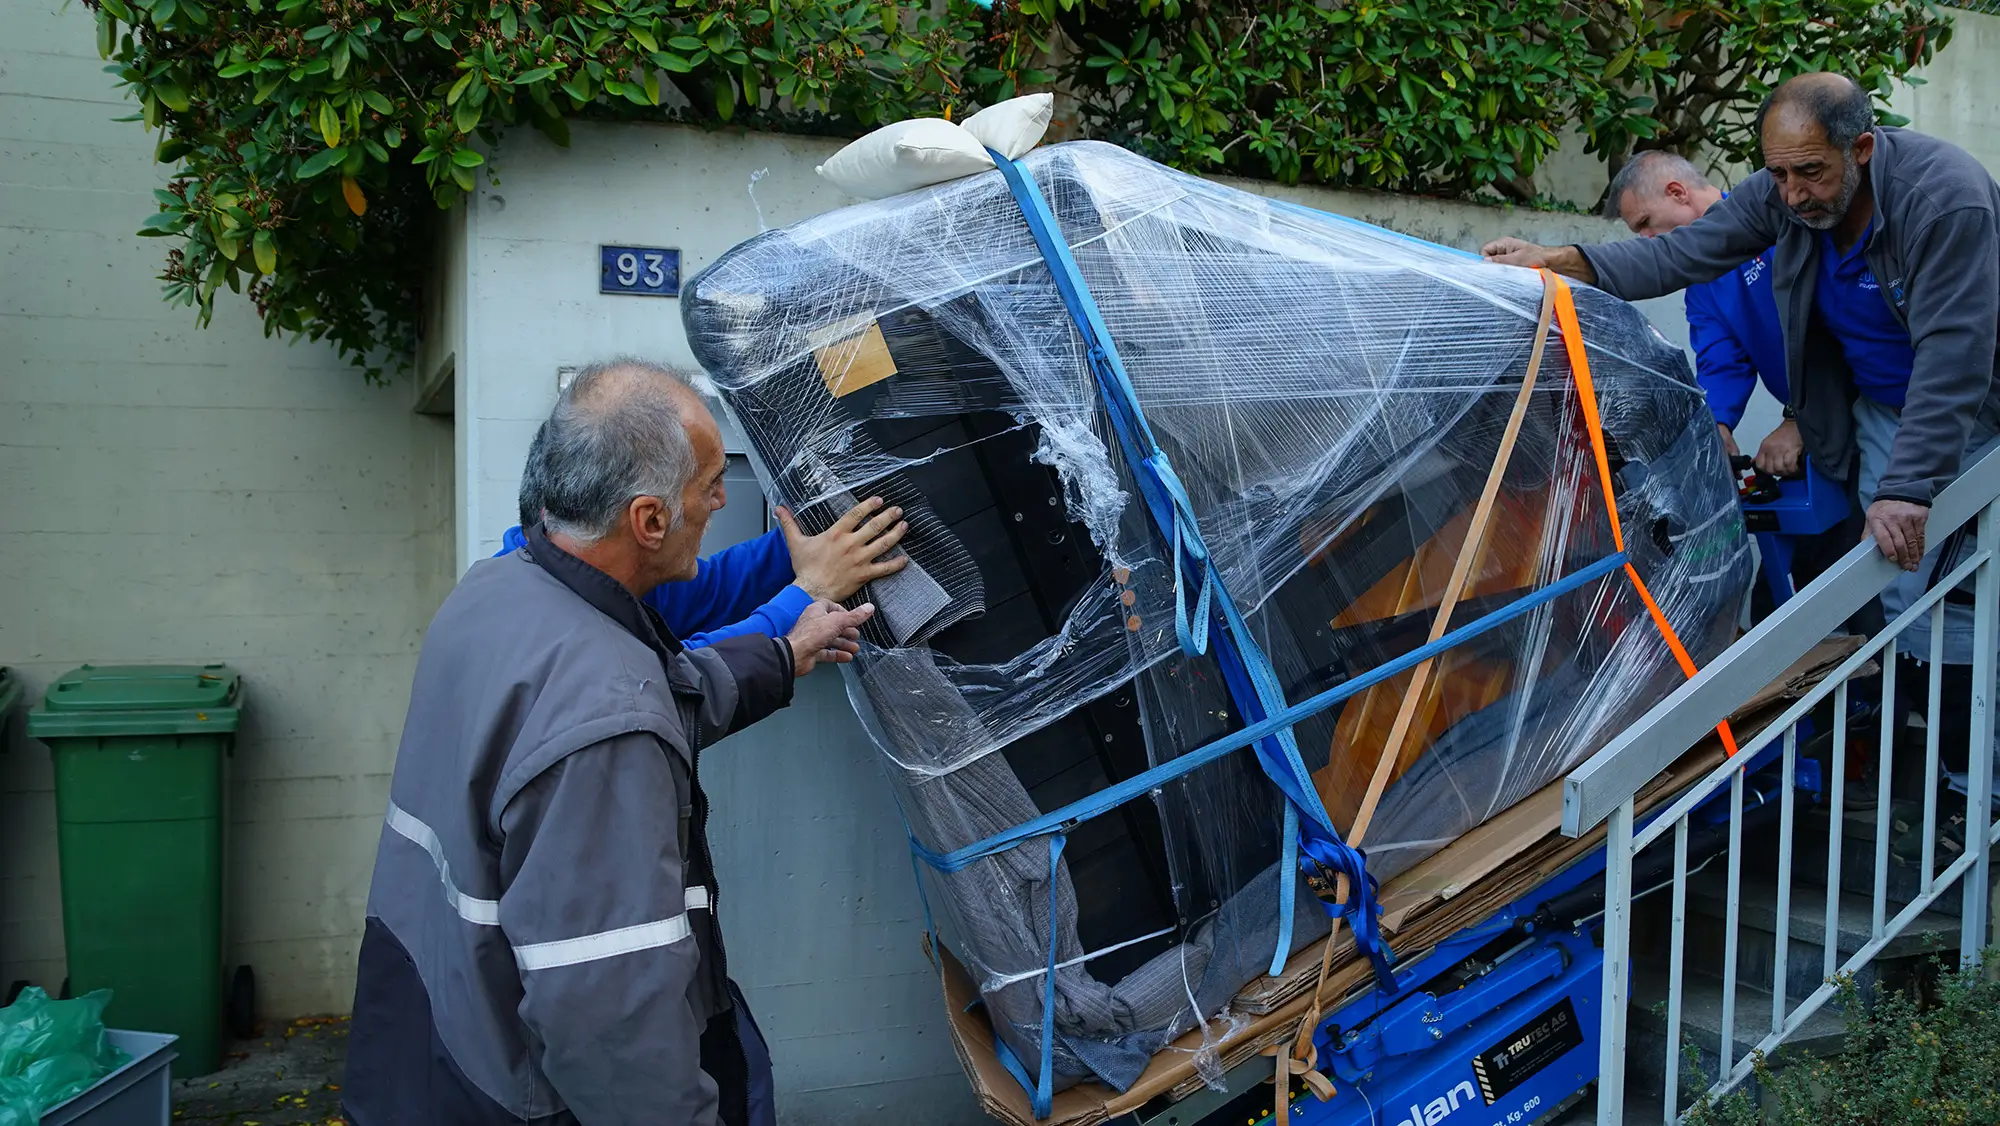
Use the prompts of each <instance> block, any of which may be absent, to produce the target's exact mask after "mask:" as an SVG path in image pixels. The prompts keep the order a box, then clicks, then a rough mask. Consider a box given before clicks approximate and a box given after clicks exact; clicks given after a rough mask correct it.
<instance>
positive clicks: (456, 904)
mask: <svg viewBox="0 0 2000 1126" xmlns="http://www.w3.org/2000/svg"><path fill="white" fill-rule="evenodd" d="M389 828H391V829H394V830H395V831H396V833H397V835H398V836H400V837H402V838H403V839H404V840H407V841H409V842H410V843H411V844H413V845H416V846H417V847H418V848H421V849H423V850H424V851H425V852H428V853H430V855H431V863H433V864H435V865H437V873H438V881H439V882H440V883H442V884H443V885H444V899H445V902H446V903H449V904H450V905H451V909H452V910H453V911H456V912H458V917H459V918H461V919H464V920H465V921H466V922H468V923H477V924H478V925H480V926H483V927H497V926H499V925H500V903H499V901H498V900H493V899H480V898H478V897H477V896H471V895H467V894H465V893H464V892H462V891H460V890H458V885H457V884H454V883H452V882H451V864H450V863H449V862H448V861H446V860H445V858H444V844H443V843H442V842H440V841H439V840H438V835H437V834H436V833H434V832H432V831H431V827H430V826H429V825H426V824H424V823H423V822H422V821H419V820H418V819H417V818H415V817H413V816H411V815H410V814H409V812H408V811H406V810H404V809H403V808H402V807H401V806H399V805H397V804H396V803H395V802H390V803H389Z"/></svg>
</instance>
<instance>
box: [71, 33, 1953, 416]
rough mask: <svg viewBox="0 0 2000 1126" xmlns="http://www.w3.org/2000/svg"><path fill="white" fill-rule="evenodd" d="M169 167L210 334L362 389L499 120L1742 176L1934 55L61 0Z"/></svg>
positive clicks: (161, 216) (1720, 38)
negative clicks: (964, 125)
mask: <svg viewBox="0 0 2000 1126" xmlns="http://www.w3.org/2000/svg"><path fill="white" fill-rule="evenodd" d="M84 6H85V7H86V8H88V9H89V10H90V11H91V12H92V14H93V15H94V16H95V18H96V20H97V29H98V38H99V47H100V49H101V51H102V53H103V54H104V55H105V57H107V58H109V59H112V60H113V61H114V65H113V66H112V67H111V68H110V69H111V70H112V72H113V73H115V74H116V75H117V76H118V77H119V79H120V80H121V81H122V82H123V83H124V84H125V85H126V86H127V87H128V88H129V90H130V91H131V93H132V95H133V97H134V98H135V100H136V101H137V102H138V105H139V107H140V113H139V115H138V117H139V119H141V120H143V121H144V123H145V125H146V126H147V128H148V129H153V130H157V131H158V135H159V141H158V148H157V156H158V159H159V160H160V161H162V162H163V163H168V164H171V165H173V166H174V175H173V177H172V179H171V181H170V183H169V184H168V186H167V187H166V188H165V189H162V190H160V191H159V192H158V193H157V195H158V198H159V203H160V210H159V212H158V213H157V214H155V215H153V216H152V217H150V218H148V219H146V221H145V223H144V226H143V227H142V228H141V230H140V233H141V234H146V235H157V236H165V237H170V238H174V239H177V240H178V241H177V243H176V244H175V245H174V246H173V248H172V249H171V250H169V251H168V254H167V264H166V268H165V270H164V271H163V273H162V275H161V278H162V280H163V281H164V282H165V283H166V285H165V292H166V297H167V299H168V300H170V301H175V302H180V303H184V304H187V305H191V306H192V307H193V308H194V309H195V311H196V316H197V317H198V318H199V320H200V321H201V322H202V323H204V324H205V323H206V322H207V320H208V318H209V316H210V315H211V313H212V311H213V308H214V301H215V297H216V294H217V292H218V290H220V289H222V288H225V287H226V288H227V289H229V290H231V291H232V292H241V293H247V295H248V296H249V297H250V299H251V300H252V301H253V302H254V303H255V304H256V307H257V310H258V312H259V314H260V315H261V316H262V318H263V322H264V325H265V330H266V332H270V333H275V332H285V333H297V334H304V335H306V336H309V337H311V338H313V339H325V340H328V341H330V342H331V343H332V344H333V345H334V346H335V347H336V348H338V349H339V350H340V352H341V353H342V354H343V355H345V356H348V357H349V358H351V359H352V360H353V361H354V362H355V363H356V364H357V365H359V366H361V367H362V368H363V369H364V370H365V371H367V373H368V374H369V376H370V377H371V378H380V377H383V376H385V375H386V374H387V373H388V372H390V371H393V370H395V369H397V368H399V367H400V366H402V365H403V364H405V363H406V362H407V361H408V359H409V358H410V356H411V354H412V352H413V350H414V342H415V338H416V328H417V320H418V316H419V310H420V308H421V289H422V286H423V285H424V282H425V268H426V266H427V264H428V256H427V254H425V253H424V248H425V247H426V246H427V245H428V240H429V233H430V229H431V226H432V224H433V222H434V221H435V220H436V217H437V215H438V212H439V209H441V208H449V207H451V206H452V205H453V204H454V203H456V202H457V201H458V199H459V197H460V196H461V195H462V194H464V193H466V192H469V191H471V190H472V188H473V187H474V186H475V184H476V183H477V178H478V177H479V176H480V175H482V174H484V172H483V170H482V165H483V164H484V161H485V158H484V156H483V155H482V151H491V146H493V145H494V144H497V143H498V142H499V138H500V134H501V133H502V132H503V131H504V130H505V129H507V128H511V127H532V128H535V129H538V130H540V131H542V132H543V133H545V134H547V135H548V136H549V137H550V138H552V139H553V140H555V141H556V143H558V144H564V143H566V142H567V140H568V134H569V129H568V126H567V124H566V121H567V120H568V119H570V118H573V117H579V116H581V117H596V118H607V119H612V120H645V121H661V120H673V121H686V122H690V123H694V124H700V125H708V126H722V125H727V124H738V125H749V126H753V127H756V128H762V129H775V130H781V131H791V132H809V133H824V134H833V135H840V136H849V135H855V134H858V133H859V132H861V131H863V130H865V129H867V128H869V127H871V126H873V125H877V124H880V123H882V122H885V121H891V120H897V119H900V118H903V117H908V116H915V115H929V114H942V113H958V114H962V113H964V112H967V111H969V110H971V109H974V108H977V107H978V106H980V105H982V104H987V103H990V102H992V101H995V100H999V99H1001V98H1005V97H1011V96H1013V95H1014V94H1016V93H1018V92H1021V91H1023V90H1028V89H1047V88H1055V89H1059V90H1061V91H1063V92H1065V93H1067V94H1069V95H1070V96H1071V97H1072V98H1073V99H1074V103H1075V104H1076V105H1077V106H1078V107H1079V115H1078V116H1079V120H1078V121H1077V122H1076V123H1075V124H1076V125H1077V126H1078V127H1079V128H1080V129H1081V131H1082V132H1083V133H1084V134H1085V135H1090V136H1097V137H1102V138H1105V139H1108V140H1112V141H1116V142H1119V143H1121V144H1125V145H1127V146H1129V147H1131V148H1133V149H1135V150H1137V151H1140V152H1143V153H1146V154H1147V155H1150V156H1153V157H1155V158H1157V159H1160V160H1163V161H1165V162H1167V163H1170V164H1174V165H1176V166H1179V167H1182V168H1187V169H1189V170H1192V171H1196V172H1231V173H1236V174H1242V175H1249V176H1259V177H1268V178H1276V179H1280V180H1285V181H1311V182H1318V183H1327V184H1343V185H1355V186H1363V187H1373V188H1383V189H1388V190H1394V191H1415V192H1426V193H1434V194H1451V195H1467V194H1471V193H1475V192H1480V191H1482V190H1486V189H1490V190H1493V191H1497V192H1499V193H1501V194H1502V195H1505V196H1509V197H1512V198H1515V199H1520V200H1528V199H1530V198H1532V197H1533V195H1534V187H1533V184H1532V181H1531V180H1530V177H1531V176H1532V174H1533V172H1534V169H1535V167H1536V166H1537V165H1538V164H1539V163H1540V162H1541V161H1542V159H1543V158H1545V157H1546V156H1547V155H1548V153H1549V152H1550V151H1552V150H1553V149H1554V147H1555V145H1556V143H1557V141H1558V137H1559V132H1560V131H1561V130H1562V129H1563V128H1564V127H1565V126H1566V125H1574V126H1576V127H1577V128H1579V129H1581V130H1582V131H1583V132H1584V134H1585V135H1586V137H1587V139H1588V142H1589V144H1590V146H1591V148H1592V151H1596V152H1599V153H1602V154H1603V155H1604V156H1605V157H1606V159H1607V160H1608V161H1610V162H1612V163H1613V164H1615V163H1617V162H1619V161H1622V160H1623V159H1624V158H1625V156H1626V155H1627V154H1628V153H1629V152H1630V151H1632V149H1633V148H1634V147H1635V146H1638V147H1667V146H1671V147H1675V148H1678V149H1682V150H1694V149H1703V148H1706V149H1709V150H1713V151H1715V152H1718V153H1720V154H1722V155H1725V156H1729V157H1734V158H1738V159H1741V158H1743V157H1745V156H1747V155H1748V154H1749V153H1750V151H1751V149H1752V147H1753V145H1754V139H1753V138H1750V137H1748V136H1747V134H1746V133H1745V130H1744V129H1743V127H1742V125H1741V124H1740V122H1741V120H1742V118H1743V116H1744V113H1745V111H1746V109H1748V108H1750V107H1753V106H1754V104H1755V101H1756V99H1757V98H1759V97H1761V96H1762V94H1763V92H1764V91H1765V90H1766V89H1767V84H1768V83H1770V82H1773V81H1775V80H1777V79H1779V78H1781V77H1783V76H1785V75H1787V74H1790V73H1794V72H1797V71H1801V70H1811V69H1821V68H1827V67H1833V68H1838V69H1844V70H1847V71H1848V72H1850V73H1854V74H1856V75H1858V76H1859V77H1861V79H1862V80H1863V81H1864V82H1866V83H1867V84H1869V85H1870V86H1871V88H1873V89H1875V90H1876V91H1878V93H1879V94H1882V95H1886V94H1887V92H1888V91H1889V89H1890V87H1891V83H1892V81H1893V80H1894V79H1895V78H1896V77H1897V76H1900V75H1902V74H1904V73H1905V72H1906V71H1908V70H1909V69H1910V68H1912V67H1914V66H1917V65H1920V64H1921V63H1922V62H1923V61H1925V60H1927V59H1929V58H1930V57H1931V55H1932V53H1933V52H1934V51H1936V50H1937V49H1938V48H1939V47H1940V46H1942V45H1943V43H1944V41H1945V39H1946V38H1947V37H1948V36H1949V34H1950V23H1949V21H1948V19H1947V18H1946V17H1945V16H1944V15H1943V14H1942V13H1941V11H1940V10H1939V9H1938V8H1937V7H1935V6H1934V5H1932V4H1930V3H1928V2H1924V0H1887V2H1885V3H1868V2H1864V0H1818V2H1812V3H1806V2H1798V0H1784V2H1767V3H1706V2H1702V0H1683V2H1682V3H1681V6H1679V7H1674V8H1671V9H1669V8H1668V7H1666V6H1663V5H1661V4H1659V3H1640V2H1639V0H1633V2H1632V3H1630V4H1627V3H1605V2H1596V0H1398V2H1390V3H1377V2H1374V0H1333V2H1324V0H1323V2H1317V3H1315V2H1293V0H1281V2H1277V3H1228V2H1225V0H1211V2H1204V3H1199V4H1194V3H1189V4H1183V3H1180V2H1178V0H999V4H998V6H997V7H996V9H995V10H992V11H988V10H984V9H981V8H979V7H976V6H974V5H972V4H971V3H969V2H968V0H946V2H944V3H941V4H936V5H934V4H932V3H931V2H930V0H882V2H872V3H871V2H863V0H786V2H779V0H704V2H696V0H497V2H489V3H477V2H475V3H461V2H459V0H234V2H217V0H84Z"/></svg>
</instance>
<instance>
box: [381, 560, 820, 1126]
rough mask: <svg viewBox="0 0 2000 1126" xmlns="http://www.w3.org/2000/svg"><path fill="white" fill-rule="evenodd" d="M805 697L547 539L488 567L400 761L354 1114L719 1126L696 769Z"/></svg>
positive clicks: (710, 909) (440, 644)
mask: <svg viewBox="0 0 2000 1126" xmlns="http://www.w3.org/2000/svg"><path fill="white" fill-rule="evenodd" d="M529 552H537V553H541V554H544V555H546V556H549V558H547V559H545V560H544V562H540V563H538V562H537V561H536V559H535V558H533V557H531V555H530V554H529ZM545 563H546V564H547V566H546V567H545V565H544V564H545ZM551 568H553V569H556V570H557V572H558V573H557V574H552V573H551ZM558 574H560V575H561V577H558ZM648 631H651V632H650V633H649V632H648ZM791 692H792V668H791V655H790V650H789V647H788V646H787V645H786V644H785V643H784V642H783V641H781V640H773V639H771V638H768V637H763V636H759V635H749V636H745V637H739V638H732V639H730V640H729V641H727V642H724V643H720V644H717V645H715V646H711V647H709V648H707V649H701V650H692V651H690V650H683V649H682V648H681V647H680V646H679V643H678V642H675V641H673V639H672V637H671V635H669V634H667V633H666V631H665V627H664V625H663V624H661V623H659V620H658V618H657V616H656V615H653V614H652V612H651V611H650V610H649V609H647V608H645V607H644V606H643V605H641V604H640V603H639V602H638V601H637V600H636V599H634V598H632V596H631V595H630V594H629V593H627V592H626V591H625V590H624V589H623V588H622V587H619V586H618V585H617V584H616V583H615V582H613V581H612V580H611V579H610V578H609V577H608V576H606V575H604V574H602V573H601V572H598V571H596V570H594V569H592V568H590V567H588V566H587V565H586V564H584V563H583V562H582V561H581V560H578V559H576V558H574V557H573V556H569V555H567V554H566V553H561V552H557V551H556V550H555V549H554V548H553V547H552V546H551V545H548V543H547V541H546V540H545V539H531V543H530V547H529V548H528V549H527V550H526V551H517V552H514V553H513V554H510V555H506V556H502V557H500V558H497V559H490V560H484V561H481V562H479V563H476V564H474V565H473V566H472V568H471V570H470V571H468V572H467V573H466V575H465V577H464V578H463V579H462V580H461V581H460V582H459V584H458V587H457V588H456V589H455V590H454V591H452V593H451V595H450V597H449V598H447V599H446V600H445V603H444V605H443V607H442V608H441V609H440V610H439V611H438V614H437V617H436V619H435V620H434V621H433V622H432V623H431V628H430V632H429V634H428V635H427V636H426V638H425V641H424V648H423V654H422V656H421V657H420V658H419V661H418V665H417V675H416V681H415V684H414V686H413V688H412V690H411V699H410V711H409V717H408V719H407V720H406V722H405V724H404V728H403V739H402V745H401V747H400V749H399V750H398V752H397V757H396V771H395V777H394V780H393V782H392V783H391V786H390V805H389V812H388V818H387V824H386V826H385V828H384V830H383V833H382V839H381V844H380V846H379V849H378V852H377V857H376V864H375V875H374V882H373V885H372V887H371V888H370V892H369V900H368V916H369V918H368V927H367V932H366V934H365V936H364V938H363V944H362V956H361V966H360V971H359V973H358V975H357V977H358V981H357V986H356V1001H355V1017H354V1025H353V1029H352V1033H351V1036H350V1053H349V1054H350V1062H349V1077H348V1083H347V1087H346V1090H345V1091H344V1092H343V1093H344V1095H345V1097H346V1103H347V1106H348V1109H349V1114H350V1117H351V1118H352V1120H353V1121H355V1122H356V1123H357V1126H377V1124H378V1123H380V1124H400V1123H406V1122H407V1123H412V1124H416V1123H424V1124H431V1123H476V1124H479V1126H485V1124H488V1123H495V1124H498V1123H517V1122H518V1123H549V1124H564V1123H577V1122H580V1123H585V1124H588V1126H599V1124H607V1126H611V1124H623V1123H633V1124H637V1123H662V1122H672V1123H677V1124H678V1123H691V1124H695V1126H706V1124H709V1123H714V1122H716V1121H717V1119H718V1114H719V1108H718V1088H717V1081H716V1077H715V1076H712V1075H710V1074H708V1072H707V1071H705V1070H704V1069H703V1066H702V1064H703V1059H704V1056H703V1051H704V1049H705V1048H712V1047H713V1045H712V1044H710V1043H705V1042H704V1039H703V1038H704V1033H705V1032H710V1033H712V1032H713V1029H712V1028H711V1025H712V1024H713V1025H715V1026H716V1027H730V1025H729V1022H728V1020H727V1019H725V1020H723V1021H716V1019H715V1018H717V1017H718V1015H719V1014H724V1015H726V1011H727V1010H728V1009H729V1008H730V1004H731V1002H730V998H729V992H728V987H727V982H726V979H725V977H724V973H725V971H724V966H723V961H722V959H723V954H722V947H721V938H720V931H719V929H718V927H717V925H716V923H715V912H716V910H717V908H718V906H719V904H718V902H717V898H718V896H717V889H716V888H715V886H714V878H713V872H712V870H711V868H710V866H709V862H708V857H707V847H706V842H705V835H704V834H703V825H702V821H703V819H704V815H705V800H704V799H703V798H702V797H701V792H700V786H699V781H698V761H699V758H698V756H699V750H700V747H701V746H702V745H703V744H704V743H705V742H707V741H712V740H714V739H716V738H719V737H721V736H722V735H724V734H727V733H729V732H731V731H734V730H737V729H739V728H741V727H744V726H746V725H748V724H750V723H752V722H755V721H756V720H757V719H760V718H762V717H763V716H765V715H767V714H769V713H770V712H772V711H775V710H776V709H778V708H780V707H783V706H784V705H785V704H787V703H789V702H790V699H791ZM709 1039H710V1040H714V1039H715V1037H714V1036H713V1035H710V1037H709ZM711 1054H712V1053H711ZM710 1070H714V1069H713V1068H712V1067H711V1068H710ZM724 1083H725V1086H726V1085H727V1083H728V1078H727V1077H726V1076H725V1077H724ZM729 1093H730V1092H728V1091H727V1090H725V1091H723V1092H722V1094H723V1097H724V1098H725V1100H726V1098H727V1097H728V1095H729ZM727 1109H728V1104H727V1103H726V1102H725V1104H724V1105H723V1106H722V1107H721V1111H722V1112H723V1113H721V1114H720V1117H722V1118H723V1119H724V1120H729V1119H731V1118H733V1117H735V1116H733V1115H730V1114H728V1113H726V1111H727Z"/></svg>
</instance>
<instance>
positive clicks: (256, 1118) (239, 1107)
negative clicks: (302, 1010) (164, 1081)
mask: <svg viewBox="0 0 2000 1126" xmlns="http://www.w3.org/2000/svg"><path fill="white" fill-rule="evenodd" d="M264 1031H265V1033H266V1035H263V1036H259V1037H257V1038H255V1039H251V1040H243V1041H239V1042H237V1043H235V1044H233V1045H231V1046H230V1050H229V1053H228V1056H227V1057H226V1059H225V1061H224V1063H223V1067H222V1070H221V1071H218V1072H216V1073H215V1074H213V1075H204V1076H200V1077H198V1078H195V1079H182V1080H178V1081H177V1082H175V1083H174V1122H175V1123H176V1124H183V1123H184V1124H186V1126H345V1122H346V1119H344V1118H342V1117H341V1114H340V1080H341V1076H342V1075H343V1074H344V1073H345V1072H346V1070H347V1018H346V1017H306V1018H303V1019H300V1020H295V1021H289V1022H286V1023H284V1024H273V1025H270V1026H268V1027H267V1028H266V1029H265V1030H264Z"/></svg>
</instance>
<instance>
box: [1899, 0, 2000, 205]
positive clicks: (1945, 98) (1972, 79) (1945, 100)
mask: <svg viewBox="0 0 2000 1126" xmlns="http://www.w3.org/2000/svg"><path fill="white" fill-rule="evenodd" d="M1949 14H1950V15H1951V18H1952V24H1953V30H1952V35H1951V42H1950V43H1949V44H1946V46H1945V49H1944V50H1942V51H1940V52H1938V55H1937V57H1936V58H1934V59H1932V60H1931V64H1930V65H1929V66H1927V67H1925V68H1924V69H1923V70H1922V71H1920V72H1919V73H1920V74H1921V76H1922V77H1923V79H1924V84H1923V85H1921V86H1905V87H1902V88H1901V89H1900V90H1898V91H1897V93H1896V97H1895V99H1894V103H1893V104H1894V106H1895V109H1896V112H1897V113H1900V114H1902V115H1903V116H1904V117H1907V118H1909V119H1910V128H1912V129H1921V130H1922V131H1924V132H1926V133H1929V134H1931V135H1932V136H1936V137H1943V138H1944V139H1945V140H1947V141H1950V142H1952V143H1953V144H1956V145H1959V146H1961V147H1963V148H1964V149H1965V150H1966V151H1967V152H1969V153H1971V154H1972V155H1974V156H1976V157H1978V158H1979V161H1980V163H1982V164H1984V165H1986V167H1987V169H1988V170H1989V171H1991V172H1993V173H1994V174H1995V175H2000V79H1996V78H1995V71H1996V70H2000V15H1987V14H1985V13H1982V12H1968V11H1964V10H1961V9H1957V8H1953V9H1949Z"/></svg>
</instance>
